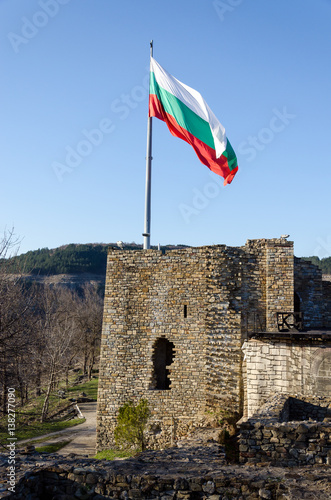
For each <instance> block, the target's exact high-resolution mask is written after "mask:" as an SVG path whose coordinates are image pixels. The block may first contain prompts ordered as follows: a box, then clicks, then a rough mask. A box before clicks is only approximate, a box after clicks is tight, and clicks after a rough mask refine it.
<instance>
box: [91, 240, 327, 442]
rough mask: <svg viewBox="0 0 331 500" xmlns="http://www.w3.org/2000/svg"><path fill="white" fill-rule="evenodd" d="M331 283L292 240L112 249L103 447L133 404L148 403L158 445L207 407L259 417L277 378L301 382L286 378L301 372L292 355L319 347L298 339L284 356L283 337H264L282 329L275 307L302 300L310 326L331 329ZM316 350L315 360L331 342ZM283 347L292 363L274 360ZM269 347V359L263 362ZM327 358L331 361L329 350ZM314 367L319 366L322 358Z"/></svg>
mask: <svg viewBox="0 0 331 500" xmlns="http://www.w3.org/2000/svg"><path fill="white" fill-rule="evenodd" d="M327 285H329V283H327V284H326V283H325V282H323V283H322V277H321V273H320V271H319V270H318V269H317V268H316V267H315V266H313V265H312V264H310V263H306V262H305V261H303V260H301V259H296V258H294V256H293V243H292V242H290V241H287V240H286V239H272V240H267V239H261V240H248V241H247V243H246V245H245V246H243V247H227V246H225V245H216V246H206V247H200V248H185V249H180V250H172V251H170V252H166V253H163V252H162V251H157V250H148V251H131V252H128V251H120V250H110V251H109V254H108V266H107V277H106V289H105V306H104V320H103V333H102V345H101V361H100V378H99V393H98V417H97V447H98V449H99V450H101V449H104V448H109V447H112V446H113V444H114V443H113V431H114V428H115V425H116V418H117V414H118V409H119V407H120V406H121V405H123V404H124V403H125V402H126V401H128V400H132V401H134V402H135V403H136V402H138V401H139V399H140V398H146V399H147V400H148V402H149V406H150V409H151V411H152V418H151V425H150V429H149V434H148V440H149V442H148V445H149V447H152V448H159V447H163V446H165V445H169V444H173V443H174V442H175V441H176V439H178V437H180V436H181V435H182V434H184V433H185V432H186V431H187V429H188V428H192V427H194V426H200V425H203V422H204V418H205V415H206V413H207V414H208V413H210V412H213V413H217V412H222V411H230V412H236V413H238V414H240V415H242V414H244V415H246V416H249V412H253V411H254V408H253V406H254V404H260V403H262V402H264V401H265V400H266V399H267V398H268V394H269V393H271V392H272V391H274V389H275V388H274V385H275V383H274V382H275V381H277V380H278V378H277V377H278V375H279V376H280V382H279V384H278V385H279V388H280V389H281V390H282V389H283V387H286V388H287V389H289V390H290V389H291V384H288V385H286V384H283V380H284V378H283V377H284V376H285V375H284V374H283V373H286V374H287V375H286V377H288V378H289V377H291V376H292V375H291V374H290V370H287V371H284V370H283V369H282V367H283V365H284V363H283V361H284V359H283V357H284V356H285V357H286V363H287V364H288V365H289V366H290V365H291V363H292V361H291V356H292V355H293V356H294V358H297V359H298V363H299V365H300V363H301V360H302V359H303V357H305V356H306V357H307V358H309V356H310V354H309V353H308V351H307V353H306V354H304V355H303V354H302V352H303V351H302V350H301V351H300V349H301V348H300V347H298V348H297V349H299V352H300V354H297V351H296V349H295V348H293V343H292V344H291V341H289V342H288V343H289V344H291V345H289V348H288V350H289V352H290V354H288V353H287V354H286V355H285V354H284V356H283V354H282V353H283V351H282V350H281V349H283V343H282V342H283V341H282V340H279V338H277V339H276V337H275V339H271V340H270V339H269V338H268V339H263V340H261V339H260V338H255V337H254V334H255V333H256V332H257V331H258V332H268V334H272V333H274V334H275V336H276V335H277V332H278V327H277V321H276V312H277V311H278V312H281V311H287V312H293V311H294V302H296V306H298V307H300V310H301V311H303V312H304V315H305V316H304V317H305V321H306V322H307V325H308V327H309V328H310V329H311V328H322V327H327V326H331V321H330V320H331V318H330V316H331V312H330V304H331V290H330V287H328V286H327ZM295 293H296V295H295ZM252 336H253V338H252ZM269 336H270V335H269ZM277 342H278V344H279V343H281V347H280V345H278V344H277ZM275 343H276V344H277V345H276V344H275ZM286 345H287V344H286ZM329 345H330V342H329ZM325 346H326V344H325V343H323V348H324V347H325ZM310 347H311V348H312V350H311V355H312V356H314V355H315V354H316V349H319V348H322V347H321V346H319V345H318V346H317V347H316V349H315V350H314V348H313V346H310ZM276 351H277V353H278V354H277V356H278V358H279V357H280V358H281V359H280V358H279V359H278V358H277V357H275V358H274V359H275V363H273V356H276ZM325 352H326V351H325ZM262 354H263V356H264V358H265V361H260V358H261V355H262ZM263 356H262V357H263ZM282 356H283V357H282ZM315 357H316V356H315ZM269 358H271V359H269ZM316 359H317V358H316ZM319 359H322V358H319ZM325 359H326V361H325V360H324V361H323V360H322V361H323V363H324V365H325V366H326V369H328V363H329V362H330V358H328V357H326V358H325ZM266 360H269V361H268V362H267V361H266ZM322 361H321V362H322ZM254 363H255V364H254ZM308 364H309V363H308ZM315 364H316V370H317V372H318V369H319V368H318V366H319V362H318V361H316V363H315ZM317 365H318V366H317ZM279 367H280V368H279ZM266 370H267V371H268V373H267V372H266ZM269 370H270V371H269ZM292 378H293V380H294V379H295V380H299V379H298V376H297V375H293V377H292ZM300 380H301V379H300ZM277 383H278V382H277ZM277 383H276V386H277ZM298 383H299V384H301V385H302V380H301V381H300V382H298ZM313 386H314V381H312V382H311V387H313ZM300 387H301V386H300ZM300 392H301V391H300ZM330 395H331V394H330ZM252 405H253V406H252Z"/></svg>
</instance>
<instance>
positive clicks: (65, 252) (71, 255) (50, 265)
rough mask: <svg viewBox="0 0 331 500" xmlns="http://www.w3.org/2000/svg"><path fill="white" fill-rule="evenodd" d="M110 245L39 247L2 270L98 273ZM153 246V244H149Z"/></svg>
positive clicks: (324, 265) (326, 269)
mask: <svg viewBox="0 0 331 500" xmlns="http://www.w3.org/2000/svg"><path fill="white" fill-rule="evenodd" d="M110 247H114V248H119V247H118V246H117V244H116V243H109V244H104V243H101V244H74V243H72V244H70V245H64V246H61V247H59V248H55V249H48V248H41V249H38V250H34V251H30V252H27V253H25V254H22V255H19V256H16V257H12V258H11V259H6V261H5V260H4V259H3V260H0V268H1V265H4V263H5V264H6V272H10V273H13V274H14V273H17V272H22V270H23V272H24V273H26V274H34V275H56V274H82V273H91V274H102V275H104V274H105V273H106V265H107V250H108V248H110ZM121 247H122V248H123V249H124V250H140V249H142V246H141V245H138V244H136V243H123V244H122V245H121ZM185 247H186V245H166V246H164V247H161V248H162V249H165V250H171V249H175V248H185ZM153 248H154V249H156V248H157V247H153ZM304 259H305V260H310V261H311V262H312V263H313V264H315V265H317V266H318V267H320V268H321V269H322V272H323V274H331V257H326V258H323V259H319V257H304Z"/></svg>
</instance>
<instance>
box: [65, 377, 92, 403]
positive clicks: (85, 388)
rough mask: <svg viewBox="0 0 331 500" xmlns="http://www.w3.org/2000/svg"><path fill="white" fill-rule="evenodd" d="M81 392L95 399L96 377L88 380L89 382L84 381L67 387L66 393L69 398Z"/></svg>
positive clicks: (76, 396) (75, 396)
mask: <svg viewBox="0 0 331 500" xmlns="http://www.w3.org/2000/svg"><path fill="white" fill-rule="evenodd" d="M82 392H84V393H85V394H86V397H88V398H90V399H95V401H96V400H97V395H98V379H97V378H92V380H90V381H89V382H85V383H84V384H79V385H75V386H73V387H69V389H68V393H67V394H68V397H69V398H76V399H77V398H78V396H79V395H80V394H81V393H82Z"/></svg>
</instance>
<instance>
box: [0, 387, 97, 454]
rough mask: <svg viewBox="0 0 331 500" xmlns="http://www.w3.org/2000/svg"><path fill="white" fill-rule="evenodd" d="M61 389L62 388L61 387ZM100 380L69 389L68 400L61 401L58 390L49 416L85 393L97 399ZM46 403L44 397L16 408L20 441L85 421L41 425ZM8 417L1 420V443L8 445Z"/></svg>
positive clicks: (76, 420) (52, 398)
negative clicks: (42, 411) (43, 408)
mask: <svg viewBox="0 0 331 500" xmlns="http://www.w3.org/2000/svg"><path fill="white" fill-rule="evenodd" d="M59 389H61V386H59ZM97 390H98V379H92V380H91V381H90V382H86V383H83V384H78V385H75V386H72V387H70V388H69V390H68V391H67V392H66V396H67V397H66V398H65V399H61V398H59V396H58V389H57V390H56V391H54V393H53V394H51V397H50V402H49V412H48V413H49V415H51V414H53V413H55V412H57V411H59V410H61V409H62V408H65V407H66V406H68V405H69V404H70V401H69V399H72V398H75V399H77V398H78V396H79V395H80V394H81V393H82V392H84V393H85V394H86V396H87V397H88V398H90V399H94V400H96V399H97ZM17 401H18V398H17ZM43 403H44V396H43V395H42V396H39V397H36V398H33V399H31V400H30V401H29V403H28V404H26V405H24V406H23V407H18V406H17V407H16V411H15V437H16V438H17V440H18V441H20V440H24V439H30V438H33V437H36V436H41V435H43V434H47V433H50V432H57V431H60V430H63V429H66V428H68V427H72V426H74V425H78V424H81V423H83V422H84V421H85V419H72V420H68V421H59V420H58V421H55V420H54V421H46V422H43V423H40V421H39V420H40V415H41V410H42V406H43ZM7 438H8V416H7V415H6V416H5V417H2V418H1V419H0V443H2V444H3V445H6V444H8V439H7Z"/></svg>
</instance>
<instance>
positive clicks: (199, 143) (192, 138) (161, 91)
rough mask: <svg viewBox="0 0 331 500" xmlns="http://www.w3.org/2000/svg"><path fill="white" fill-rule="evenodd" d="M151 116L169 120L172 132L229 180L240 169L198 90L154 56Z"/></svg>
mask: <svg viewBox="0 0 331 500" xmlns="http://www.w3.org/2000/svg"><path fill="white" fill-rule="evenodd" d="M149 116H155V117H156V118H159V119H160V120H163V121H164V122H166V124H167V126H168V128H169V130H170V132H171V133H172V135H174V136H175V137H179V138H180V139H183V140H184V141H186V142H188V143H189V144H191V146H192V147H193V149H194V151H195V152H196V154H197V155H198V157H199V160H200V161H201V162H202V163H203V164H204V165H207V167H208V168H209V169H210V170H212V171H213V172H215V174H218V175H221V176H222V177H223V178H224V186H225V185H226V184H230V182H231V181H232V179H233V178H234V176H235V175H236V173H237V171H238V163H237V158H236V155H235V152H234V151H233V149H232V146H231V144H230V142H229V141H228V139H227V137H226V135H225V129H224V127H223V125H221V123H220V122H219V121H218V119H217V118H216V116H215V115H214V113H213V112H212V111H211V109H210V108H209V106H208V104H207V103H206V102H205V101H204V99H203V98H202V96H201V94H200V93H199V92H197V91H196V90H194V89H192V88H191V87H188V85H185V84H184V83H181V82H180V81H178V80H177V79H176V78H174V77H173V76H171V75H170V74H169V73H168V72H167V71H166V70H165V69H163V68H162V66H160V65H159V63H157V62H156V61H155V59H153V57H152V58H151V74H150V90H149Z"/></svg>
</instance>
